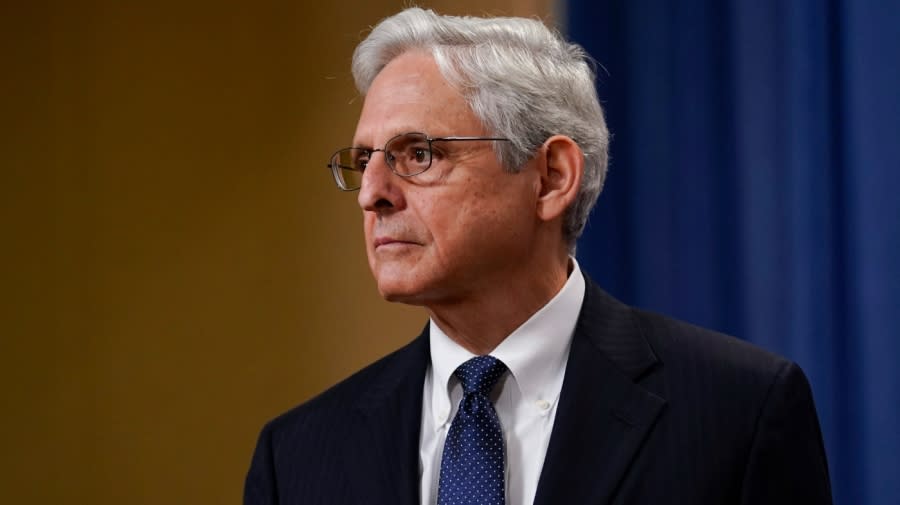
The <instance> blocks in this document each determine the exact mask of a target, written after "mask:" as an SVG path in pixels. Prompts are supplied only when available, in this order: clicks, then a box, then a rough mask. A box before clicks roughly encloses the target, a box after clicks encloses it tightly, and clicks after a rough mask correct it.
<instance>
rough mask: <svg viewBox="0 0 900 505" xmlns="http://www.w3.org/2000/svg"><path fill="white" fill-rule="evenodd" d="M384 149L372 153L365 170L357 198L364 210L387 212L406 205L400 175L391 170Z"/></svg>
mask: <svg viewBox="0 0 900 505" xmlns="http://www.w3.org/2000/svg"><path fill="white" fill-rule="evenodd" d="M384 157H385V153H384V152H383V151H381V152H378V153H372V156H371V158H370V159H369V164H368V165H366V170H365V172H363V176H362V182H361V183H360V187H359V195H358V196H357V200H358V201H359V206H360V208H361V209H362V210H364V211H370V212H378V213H387V212H393V211H396V210H399V209H402V208H403V207H404V206H405V205H406V201H405V199H404V195H403V188H402V187H401V186H402V184H398V182H400V181H399V179H400V177H399V176H397V175H395V174H394V173H393V172H392V171H391V167H389V166H388V165H387V162H386V161H385V158H384Z"/></svg>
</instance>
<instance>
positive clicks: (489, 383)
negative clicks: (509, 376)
mask: <svg viewBox="0 0 900 505" xmlns="http://www.w3.org/2000/svg"><path fill="white" fill-rule="evenodd" d="M505 371H506V365H505V364H503V362H502V361H500V360H499V359H497V358H495V357H493V356H476V357H474V358H472V359H470V360H469V361H466V362H465V363H463V364H462V365H459V368H457V369H456V371H455V372H453V373H454V375H456V377H457V378H459V381H460V382H461V383H462V387H463V391H465V393H466V394H470V393H479V394H482V395H485V396H487V395H488V394H489V393H490V392H491V390H492V389H494V385H495V384H497V380H499V379H500V376H502V375H503V372H505Z"/></svg>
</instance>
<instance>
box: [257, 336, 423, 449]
mask: <svg viewBox="0 0 900 505" xmlns="http://www.w3.org/2000/svg"><path fill="white" fill-rule="evenodd" d="M427 342H428V340H427V338H424V335H423V336H420V337H419V338H417V339H415V340H413V341H412V342H410V343H409V344H407V345H405V346H403V347H401V348H400V349H397V350H395V351H393V352H392V353H390V354H388V355H386V356H384V357H382V358H380V359H378V360H377V361H375V362H373V363H371V364H369V365H367V366H366V367H365V368H362V369H361V370H358V371H357V372H355V373H353V374H352V375H350V376H349V377H347V378H345V379H343V380H342V381H340V382H338V383H337V384H335V385H333V386H331V387H329V388H328V389H326V390H325V391H323V392H321V393H319V394H318V395H316V396H315V397H313V398H311V399H309V400H307V401H306V402H304V403H302V404H300V405H297V406H296V407H294V408H292V409H290V410H288V411H287V412H285V413H283V414H281V415H279V416H278V417H276V418H274V419H272V420H271V421H269V422H268V423H267V424H266V426H265V428H264V431H266V430H269V431H274V432H280V431H283V430H286V429H287V430H290V431H294V430H296V429H298V428H302V427H303V426H304V425H308V424H309V423H316V422H323V421H324V422H330V419H333V418H334V417H335V414H339V413H345V412H346V411H348V410H351V409H354V408H356V407H358V406H359V405H361V404H362V403H363V402H365V401H366V399H367V398H369V397H370V396H371V394H373V393H375V392H377V391H378V390H379V389H385V388H390V387H392V385H394V384H396V383H398V382H399V381H402V380H409V378H410V376H416V375H417V370H418V369H421V371H422V377H423V378H424V371H425V367H426V366H427V360H428V354H427V353H428V344H427Z"/></svg>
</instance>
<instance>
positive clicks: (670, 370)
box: [244, 279, 831, 505]
mask: <svg viewBox="0 0 900 505" xmlns="http://www.w3.org/2000/svg"><path fill="white" fill-rule="evenodd" d="M587 284H588V286H587V291H586V293H585V301H584V305H583V307H582V312H581V314H580V316H579V320H578V324H577V326H576V329H575V336H574V338H573V341H572V349H571V351H570V355H569V363H568V366H567V369H566V377H565V380H564V383H563V390H562V394H561V396H560V403H559V406H558V410H557V414H556V421H555V423H554V427H553V433H552V435H551V438H550V445H549V447H548V449H547V455H546V459H545V461H544V467H543V470H542V473H541V477H540V481H539V484H538V490H537V495H536V497H535V504H537V505H555V504H562V503H567V504H569V503H572V504H598V505H599V504H621V505H624V504H647V505H659V504H684V505H688V504H690V505H703V504H710V505H712V504H715V505H725V504H748V505H749V504H766V505H772V504H793V505H796V504H828V503H831V492H830V486H829V480H828V470H827V465H826V462H825V455H824V449H823V446H822V438H821V434H820V431H819V424H818V419H817V417H816V413H815V408H814V406H813V400H812V395H811V392H810V388H809V385H808V383H807V380H806V378H805V376H804V375H803V372H802V371H801V370H800V369H799V368H798V367H797V366H796V365H795V364H793V363H792V362H790V361H788V360H785V359H784V358H781V357H778V356H775V355H773V354H770V353H768V352H766V351H763V350H761V349H759V348H756V347H754V346H752V345H750V344H747V343H745V342H742V341H740V340H737V339H734V338H731V337H727V336H725V335H721V334H718V333H714V332H712V331H709V330H705V329H702V328H698V327H695V326H691V325H688V324H686V323H682V322H679V321H675V320H672V319H669V318H666V317H663V316H660V315H656V314H652V313H648V312H644V311H640V310H637V309H633V308H631V307H628V306H625V305H623V304H621V303H620V302H618V301H616V300H615V299H613V298H612V297H610V296H609V295H607V294H606V293H604V292H603V291H602V290H600V289H599V288H597V287H596V286H595V285H594V284H593V283H592V282H591V281H590V280H589V279H588V280H587ZM428 352H429V351H428V334H427V328H426V331H425V332H423V334H422V335H420V336H419V337H418V338H417V339H415V340H414V341H413V342H411V343H410V344H409V345H407V346H406V347H404V348H402V349H400V350H398V351H396V352H394V353H393V354H391V355H389V356H387V357H385V358H383V359H381V360H379V361H378V362H376V363H374V364H372V365H370V366H369V367H367V368H365V369H363V370H362V371H360V372H358V373H357V374H355V375H353V376H352V377H350V378H348V379H347V380H345V381H343V382H341V383H340V384H338V385H336V386H334V387H333V388H331V389H329V390H328V391H326V392H324V393H323V394H321V395H320V396H318V397H317V398H314V399H313V400H310V401H309V402H307V403H305V404H303V405H301V406H299V407H297V408H295V409H293V410H291V411H289V412H287V413H286V414H283V415H282V416H280V417H278V418H276V419H275V420H273V421H271V422H270V423H268V424H267V425H266V426H265V427H264V428H263V430H262V433H261V435H260V438H259V442H258V444H257V448H256V451H255V453H254V456H253V461H252V463H251V466H250V470H249V472H248V474H247V480H246V485H245V491H244V503H245V505H275V504H279V505H298V504H304V505H312V504H329V505H339V504H392V505H393V504H409V505H412V504H415V503H417V502H418V496H419V493H418V467H419V463H418V440H419V425H420V416H421V408H422V385H423V380H424V376H425V370H426V367H427V365H428V362H429V354H428ZM511 471H515V469H511ZM510 505H518V504H510Z"/></svg>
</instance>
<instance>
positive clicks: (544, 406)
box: [534, 400, 550, 410]
mask: <svg viewBox="0 0 900 505" xmlns="http://www.w3.org/2000/svg"><path fill="white" fill-rule="evenodd" d="M534 404H535V405H537V408H539V409H541V410H547V409H549V408H550V402H548V401H547V400H538V401H536V402H534Z"/></svg>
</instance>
